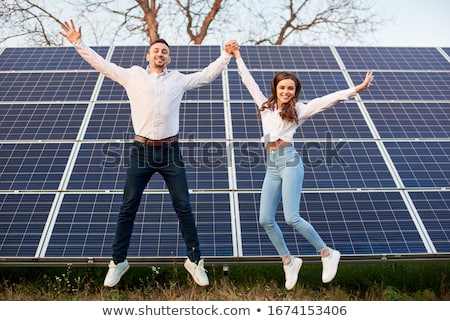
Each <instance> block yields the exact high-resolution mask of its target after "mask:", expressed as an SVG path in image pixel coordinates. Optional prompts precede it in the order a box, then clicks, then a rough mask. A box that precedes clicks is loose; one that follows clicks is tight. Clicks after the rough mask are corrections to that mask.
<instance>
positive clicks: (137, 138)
mask: <svg viewBox="0 0 450 321" xmlns="http://www.w3.org/2000/svg"><path fill="white" fill-rule="evenodd" d="M134 140H135V141H138V142H140V143H144V144H146V145H148V146H150V147H161V146H163V145H166V144H167V145H169V144H171V143H174V142H177V141H178V135H175V136H172V137H168V138H164V139H160V140H153V139H149V138H147V137H143V136H139V135H136V136H134Z"/></svg>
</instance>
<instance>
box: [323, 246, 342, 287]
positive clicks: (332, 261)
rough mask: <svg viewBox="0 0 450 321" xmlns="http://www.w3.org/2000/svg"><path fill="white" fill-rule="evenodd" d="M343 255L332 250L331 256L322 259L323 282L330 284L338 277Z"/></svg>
mask: <svg viewBox="0 0 450 321" xmlns="http://www.w3.org/2000/svg"><path fill="white" fill-rule="evenodd" d="M340 258H341V253H340V252H339V251H336V250H333V249H330V254H329V255H328V256H326V257H322V282H323V283H329V282H331V281H332V280H333V279H334V277H335V276H336V273H337V269H338V265H339V259H340Z"/></svg>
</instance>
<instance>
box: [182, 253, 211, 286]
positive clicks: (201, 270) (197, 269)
mask: <svg viewBox="0 0 450 321" xmlns="http://www.w3.org/2000/svg"><path fill="white" fill-rule="evenodd" d="M184 268H185V269H186V270H187V271H188V272H189V273H190V274H191V275H192V277H193V278H194V281H195V283H197V284H198V285H200V286H207V285H209V280H208V276H207V275H206V270H205V267H204V261H203V259H202V260H200V261H198V264H195V263H194V262H192V261H191V260H189V258H187V259H186V261H185V262H184Z"/></svg>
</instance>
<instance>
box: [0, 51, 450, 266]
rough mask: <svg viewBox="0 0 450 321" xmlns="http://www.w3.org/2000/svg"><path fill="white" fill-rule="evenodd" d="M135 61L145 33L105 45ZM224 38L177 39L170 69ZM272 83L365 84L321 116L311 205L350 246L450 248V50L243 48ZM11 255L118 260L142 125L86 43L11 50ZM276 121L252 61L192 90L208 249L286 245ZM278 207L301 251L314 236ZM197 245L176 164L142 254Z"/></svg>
mask: <svg viewBox="0 0 450 321" xmlns="http://www.w3.org/2000/svg"><path fill="white" fill-rule="evenodd" d="M94 49H95V50H96V51H97V52H98V53H99V54H100V55H102V56H103V57H105V58H106V59H107V60H109V61H111V62H114V63H116V64H119V65H121V66H124V67H128V66H132V65H140V66H145V65H146V61H145V53H146V50H147V47H145V46H121V47H94ZM220 50H221V48H220V47H219V46H172V47H171V55H172V63H171V65H170V69H178V70H180V71H181V72H184V73H190V72H195V71H198V70H199V69H201V68H203V67H205V66H206V65H207V64H208V63H209V62H210V61H212V60H214V59H215V58H216V57H218V56H219V54H220ZM241 53H242V56H243V57H244V59H245V60H246V63H247V66H248V67H249V69H250V71H251V72H252V74H253V75H254V77H255V79H256V81H257V82H258V83H259V84H260V86H261V88H262V90H263V91H264V92H265V93H266V94H267V95H268V94H269V93H270V80H271V78H272V77H273V75H274V74H275V73H276V72H278V71H280V70H289V71H292V72H295V73H296V74H298V76H299V77H300V79H301V81H302V93H301V95H300V99H301V100H302V101H305V102H306V101H309V100H311V99H313V98H315V97H318V96H322V95H325V94H327V93H330V92H332V91H335V90H339V89H345V88H348V87H351V86H354V85H355V84H358V83H359V82H360V81H362V79H363V78H364V75H365V72H366V70H369V69H371V70H373V71H374V73H375V82H374V85H373V86H372V87H371V88H370V89H369V90H367V91H364V92H362V93H361V94H360V95H357V96H356V97H355V99H352V100H349V101H347V102H345V103H340V104H338V105H337V106H335V107H334V108H332V109H329V110H327V111H325V112H323V113H321V114H318V115H315V116H314V117H312V118H311V119H309V120H307V121H306V122H305V123H304V124H303V125H302V126H301V128H300V129H299V131H298V133H297V135H296V136H295V137H296V138H295V145H296V148H297V150H298V151H299V153H300V155H301V156H302V159H303V161H304V163H305V181H304V190H303V194H302V200H301V204H300V206H301V215H302V216H303V217H305V218H306V219H307V220H309V221H310V222H311V223H312V224H313V225H314V226H315V227H316V228H317V230H318V232H319V234H320V235H321V236H322V237H323V238H324V240H325V242H326V243H327V244H329V245H330V246H332V247H334V248H337V249H339V250H340V251H341V253H342V254H343V258H344V259H348V260H352V259H355V260H356V259H358V260H361V259H365V260H371V259H375V260H379V259H380V258H384V259H386V258H391V257H393V258H398V259H402V258H405V259H408V258H418V257H420V258H425V259H427V258H428V259H436V258H442V257H443V258H447V259H448V258H449V257H450V152H449V151H450V116H449V115H450V85H449V84H450V58H449V55H450V48H406V47H404V48H394V47H326V46H322V47H302V46H243V47H241ZM0 88H1V93H0V107H1V108H0V133H1V138H0V264H1V263H3V264H5V263H7V264H17V263H23V262H27V263H32V262H104V261H106V260H109V258H110V256H111V244H112V241H113V237H114V231H115V223H116V219H117V215H118V209H119V206H120V203H121V198H122V188H123V184H124V180H125V171H126V167H127V163H128V155H129V153H130V148H131V142H132V138H133V135H134V133H133V130H132V125H131V118H130V110H129V102H128V98H127V96H126V93H125V91H124V90H123V88H122V87H121V86H120V85H118V84H116V83H114V82H113V81H111V80H109V79H107V78H105V77H103V76H102V75H100V74H99V73H98V72H96V71H95V70H93V69H92V68H91V67H90V66H89V65H88V64H87V63H86V62H84V61H83V59H82V58H81V57H80V56H79V55H78V54H77V53H76V51H75V50H74V49H73V48H71V47H61V48H3V49H0ZM261 136H262V133H261V125H260V120H259V119H258V117H257V116H256V108H255V105H254V103H253V101H252V99H251V97H250V95H249V94H248V92H247V90H246V88H245V87H244V86H243V84H242V83H241V81H240V78H239V75H238V72H237V67H236V63H235V61H234V60H232V61H231V62H230V64H229V66H228V69H227V70H226V71H224V72H223V73H222V76H221V77H219V78H218V79H217V80H215V81H214V82H213V83H212V84H210V85H207V86H205V87H202V88H200V89H198V90H192V91H189V92H187V93H186V94H185V96H184V99H183V103H182V106H181V114H180V139H181V143H182V145H181V146H182V152H183V156H184V160H185V163H186V167H187V176H188V181H189V186H190V188H191V198H192V199H191V201H192V205H193V211H194V214H195V216H196V221H197V225H198V231H199V237H200V242H201V248H202V251H203V256H204V257H206V258H209V259H210V261H211V260H217V261H227V262H234V261H238V262H246V261H248V262H250V261H251V262H253V261H255V260H260V261H264V260H266V259H271V258H275V257H276V251H275V249H274V247H273V246H272V245H271V243H270V241H269V239H268V237H267V235H266V233H265V232H264V230H263V229H262V228H261V227H260V226H259V224H258V210H259V197H260V190H261V185H262V181H263V177H264V172H265V152H264V149H263V146H262V144H261V142H260V137H261ZM277 219H278V221H279V222H280V225H281V227H282V230H283V231H284V234H285V237H286V241H287V244H288V246H289V248H290V249H291V251H292V254H294V255H302V256H303V257H306V258H307V259H308V258H309V259H311V260H316V259H317V253H315V250H314V248H313V247H312V246H311V245H310V244H309V243H308V242H307V241H306V240H305V239H303V237H302V236H301V235H299V234H298V233H297V232H294V231H293V230H292V228H290V227H288V226H287V225H286V224H285V223H284V222H283V214H282V206H281V205H280V206H279V208H278V210H277ZM184 257H185V245H184V242H183V240H182V238H181V235H180V232H179V228H178V221H177V218H176V215H175V214H174V211H173V208H172V205H171V200H170V197H169V194H168V192H167V190H166V186H165V183H164V181H163V180H162V178H161V177H160V176H158V175H155V176H154V177H153V178H152V180H151V181H150V183H149V185H148V187H147V189H146V190H145V193H144V197H143V200H142V203H141V206H140V208H139V212H138V215H137V218H136V222H135V226H134V233H133V237H132V242H131V246H130V250H129V258H130V260H135V261H136V262H137V261H144V262H145V261H147V262H148V261H151V260H158V261H160V262H173V261H174V260H176V259H181V258H184Z"/></svg>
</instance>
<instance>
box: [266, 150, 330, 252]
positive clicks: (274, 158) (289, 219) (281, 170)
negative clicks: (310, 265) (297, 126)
mask: <svg viewBox="0 0 450 321" xmlns="http://www.w3.org/2000/svg"><path fill="white" fill-rule="evenodd" d="M266 153H267V154H266V157H267V158H266V161H267V164H266V167H267V169H266V175H265V177H264V182H263V186H262V191H261V202H260V210H259V223H260V224H261V225H262V226H263V227H264V229H265V230H266V232H267V234H268V236H269V238H270V240H271V242H272V244H273V245H274V246H275V248H276V250H277V252H278V254H279V255H280V256H281V257H282V256H286V255H289V254H290V252H289V249H288V247H287V245H286V242H285V240H284V237H283V233H282V232H281V229H280V227H279V225H278V224H277V222H276V220H275V214H276V210H277V207H278V204H279V203H280V201H281V200H282V201H283V211H284V219H285V221H286V223H287V224H288V225H290V226H292V227H293V228H294V229H295V230H297V231H298V232H299V233H300V234H301V235H303V237H305V239H307V240H308V241H309V242H310V243H311V244H312V245H313V246H314V248H315V249H316V251H317V252H320V251H321V250H323V249H324V248H325V247H326V244H325V243H324V241H323V240H322V238H321V237H320V236H319V234H318V233H317V231H316V230H315V229H314V227H313V226H312V225H311V224H310V223H309V222H307V221H306V220H304V219H303V218H302V217H301V216H300V213H299V212H300V200H301V192H302V185H303V176H304V167H303V162H302V159H301V157H300V155H299V154H298V152H297V150H296V149H295V147H294V146H293V145H289V146H285V147H282V148H279V149H276V150H272V151H267V152H266Z"/></svg>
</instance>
